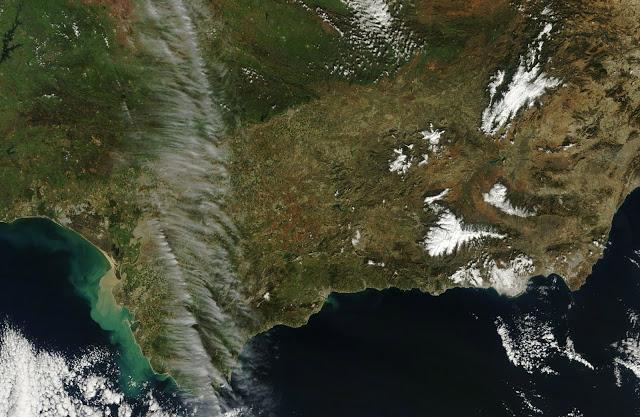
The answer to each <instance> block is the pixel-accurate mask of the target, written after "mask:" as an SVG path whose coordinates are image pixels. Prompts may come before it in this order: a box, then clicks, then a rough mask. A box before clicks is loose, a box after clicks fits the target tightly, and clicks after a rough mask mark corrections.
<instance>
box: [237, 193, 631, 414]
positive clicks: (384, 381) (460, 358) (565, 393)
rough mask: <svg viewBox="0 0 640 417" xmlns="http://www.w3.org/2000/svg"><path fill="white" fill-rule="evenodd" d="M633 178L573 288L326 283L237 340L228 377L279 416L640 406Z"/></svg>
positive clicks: (253, 402)
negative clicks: (330, 289)
mask: <svg viewBox="0 0 640 417" xmlns="http://www.w3.org/2000/svg"><path fill="white" fill-rule="evenodd" d="M639 264H640V191H638V190H636V191H635V192H633V193H632V194H631V195H630V196H629V197H628V198H627V199H626V201H625V203H624V204H623V206H622V207H621V208H620V210H619V211H618V213H617V214H616V216H615V218H614V220H613V228H612V230H611V233H610V242H609V244H608V245H607V247H606V250H605V256H604V257H603V259H601V260H600V261H599V262H598V263H597V264H596V265H595V266H594V269H593V273H592V274H591V276H590V277H589V278H588V280H587V282H586V284H585V285H584V286H583V287H582V288H581V289H580V290H579V291H577V292H574V293H571V292H570V291H569V290H568V288H567V286H566V285H565V283H564V281H563V280H562V279H561V278H560V277H558V276H553V275H552V276H549V277H535V278H533V279H532V280H531V281H530V283H529V286H528V289H527V292H526V293H525V294H523V295H521V296H520V297H518V298H512V299H511V298H507V297H503V296H500V295H498V294H497V293H496V292H495V291H494V290H491V289H454V290H450V291H447V292H446V293H445V294H443V295H440V296H431V295H427V294H423V293H421V292H419V291H400V290H397V289H389V290H384V291H375V290H367V291H364V292H361V293H358V294H332V295H331V296H330V297H329V300H328V301H327V303H325V305H324V307H323V308H322V311H320V312H319V313H318V314H316V315H314V316H313V317H311V319H310V320H309V323H308V324H307V325H305V326H303V327H301V328H297V329H293V328H288V327H284V326H278V327H275V328H273V329H272V330H270V331H268V332H266V333H264V334H261V335H259V336H257V337H255V338H254V339H253V340H252V341H251V342H250V343H249V344H248V346H247V347H246V348H245V350H244V353H243V357H242V359H241V361H240V366H239V368H238V369H237V370H236V372H235V373H234V380H233V386H234V390H235V392H236V393H239V395H241V396H243V399H244V401H245V403H246V404H248V405H249V406H250V407H251V408H252V410H254V412H255V413H256V414H257V415H260V416H274V417H275V416H277V417H293V416H299V417H326V416H331V417H480V416H483V417H502V416H505V417H506V416H547V417H550V416H554V417H561V416H562V417H564V416H566V417H576V416H583V417H587V416H589V417H631V416H640V320H639V318H640V266H639Z"/></svg>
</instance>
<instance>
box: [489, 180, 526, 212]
mask: <svg viewBox="0 0 640 417" xmlns="http://www.w3.org/2000/svg"><path fill="white" fill-rule="evenodd" d="M482 199H483V200H484V201H485V203H487V204H490V205H492V206H494V207H496V208H498V209H499V210H500V211H502V212H504V213H506V214H509V215H511V216H517V217H531V216H534V215H535V211H534V210H528V209H526V208H523V207H515V206H514V205H513V204H511V201H509V198H508V197H507V187H505V186H504V185H503V184H500V183H497V184H495V185H494V186H493V187H491V189H490V190H489V192H488V193H483V194H482Z"/></svg>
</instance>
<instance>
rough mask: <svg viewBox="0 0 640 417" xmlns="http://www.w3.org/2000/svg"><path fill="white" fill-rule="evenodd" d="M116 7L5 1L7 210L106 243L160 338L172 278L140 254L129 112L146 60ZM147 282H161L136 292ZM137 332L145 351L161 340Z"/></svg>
mask: <svg viewBox="0 0 640 417" xmlns="http://www.w3.org/2000/svg"><path fill="white" fill-rule="evenodd" d="M112 10H113V9H110V8H106V7H105V6H102V5H100V4H97V3H96V4H89V3H88V2H80V1H69V0H42V1H39V0H34V1H28V2H27V1H20V0H10V1H6V2H3V4H2V6H1V7H0V33H1V35H2V36H0V39H2V55H1V58H0V183H1V184H2V187H1V192H0V219H3V220H12V219H14V218H16V217H24V216H47V217H50V218H52V219H55V220H56V221H58V222H60V223H63V224H65V225H67V226H69V227H71V228H73V229H74V230H76V231H78V232H80V233H81V234H82V235H84V236H86V237H87V238H88V239H90V240H91V241H92V242H93V243H95V244H97V245H98V246H99V247H101V248H102V249H104V250H105V251H107V252H108V253H109V254H110V255H111V256H112V257H113V258H114V259H115V260H116V262H117V263H118V265H119V273H120V276H124V277H128V279H126V280H124V281H123V282H124V283H126V285H125V286H124V291H125V292H126V293H127V296H126V297H124V296H122V294H123V293H120V294H119V295H120V296H119V297H118V298H119V299H121V300H124V301H126V305H127V306H129V307H131V308H132V309H133V310H134V311H135V312H136V319H137V322H136V323H135V325H134V327H135V328H139V327H140V324H141V323H144V326H145V331H146V332H148V333H145V334H150V335H154V336H152V339H153V340H154V341H155V340H156V335H157V334H159V333H161V331H159V327H161V326H162V321H161V320H158V317H160V316H161V310H162V306H161V302H160V301H159V299H160V297H161V296H162V295H163V294H164V293H163V288H164V287H163V286H162V285H161V283H158V281H157V279H156V275H154V274H153V273H152V272H151V270H150V267H149V266H148V265H139V264H135V261H136V260H137V258H138V248H137V243H136V241H135V239H134V238H133V230H134V228H135V226H136V224H137V223H138V219H139V216H140V214H141V212H140V209H139V207H138V201H137V200H136V199H137V188H138V177H139V176H140V172H141V171H140V170H141V168H140V166H139V165H138V164H137V163H135V162H136V161H134V160H132V158H130V157H129V153H130V151H131V150H132V149H133V144H132V143H130V141H129V140H128V138H129V137H130V135H129V130H130V129H131V126H130V120H129V114H130V112H135V111H136V109H137V108H138V107H140V106H141V105H142V104H143V102H144V99H145V82H144V77H142V75H143V73H144V68H145V64H144V59H143V58H142V57H141V56H140V55H139V54H136V53H134V51H133V50H132V49H131V48H129V47H127V46H126V45H125V42H124V39H123V28H122V27H121V26H119V25H121V24H122V22H121V21H118V20H117V19H115V18H114V17H113V15H112V13H111V12H112ZM134 264H135V265H134ZM134 269H135V272H133V273H131V271H132V270H134ZM142 283H146V284H147V285H148V286H150V285H151V283H153V284H154V285H155V288H156V289H155V291H154V292H151V293H148V294H144V293H140V291H138V292H136V291H135V288H142V287H144V285H143V284H142ZM129 289H131V291H130V292H127V291H128V290H129ZM143 306H144V307H143ZM139 333H140V332H138V336H139V337H140V341H141V342H142V345H143V346H144V348H145V352H146V353H153V351H154V350H155V349H159V348H160V346H152V343H148V342H147V341H146V340H145V336H143V335H141V334H139ZM150 337H151V336H150ZM151 356H152V358H153V357H159V356H160V355H151ZM154 366H155V367H156V369H162V366H161V364H160V363H158V362H157V361H156V363H154Z"/></svg>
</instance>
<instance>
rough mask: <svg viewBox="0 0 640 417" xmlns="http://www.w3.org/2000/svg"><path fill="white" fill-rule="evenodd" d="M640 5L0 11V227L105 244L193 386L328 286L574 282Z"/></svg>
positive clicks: (609, 200) (281, 4) (636, 118)
mask: <svg viewBox="0 0 640 417" xmlns="http://www.w3.org/2000/svg"><path fill="white" fill-rule="evenodd" d="M639 12H640V8H639V7H638V5H637V4H636V3H635V2H633V1H631V0H629V1H621V2H617V3H612V2H599V1H592V0H588V1H587V0H584V1H580V0H574V1H568V2H554V1H516V2H507V1H485V0H476V1H472V2H466V1H465V2H463V1H422V0H416V1H400V0H398V1H388V2H385V1H383V0H344V1H342V0H296V1H294V0H291V1H284V0H260V1H253V0H234V1H227V0H215V1H193V2H189V4H184V3H182V2H181V1H162V2H156V3H155V4H151V3H149V2H145V1H136V2H131V3H129V2H126V1H106V0H105V1H90V2H89V1H86V2H68V1H66V0H55V1H48V2H38V3H37V4H35V5H31V4H30V5H29V7H26V6H22V3H21V2H20V1H17V0H12V1H10V2H9V3H8V4H7V6H5V7H4V8H3V9H2V10H1V11H0V31H2V33H3V34H4V37H3V39H4V43H3V50H2V51H3V52H2V55H1V56H2V58H0V106H1V107H2V111H1V112H0V129H2V139H1V146H2V154H1V156H0V165H1V169H0V181H1V182H2V184H3V191H4V192H3V193H2V194H0V219H2V220H4V221H9V220H12V219H14V218H19V217H25V216H47V217H50V218H52V219H55V220H56V221H58V222H60V223H62V224H65V225H67V226H69V227H71V228H72V229H74V230H76V231H77V232H79V233H81V234H82V235H83V236H85V237H86V238H87V239H89V240H90V241H91V242H93V243H94V244H95V245H96V246H97V247H99V248H101V249H103V250H104V251H105V252H106V253H107V254H109V256H111V257H112V258H113V259H114V260H115V262H116V264H117V275H118V278H119V283H118V285H117V288H116V297H117V299H118V301H119V302H121V303H123V304H124V305H125V306H126V307H127V308H128V309H129V310H130V311H131V312H132V313H133V314H134V317H135V322H134V324H133V330H134V334H135V337H136V341H137V342H138V344H139V345H140V346H141V348H142V350H143V352H144V353H145V355H146V356H147V357H149V358H150V360H151V363H152V365H153V367H154V369H156V370H157V371H160V372H164V371H168V372H169V373H171V374H172V375H174V376H175V377H176V378H177V380H178V381H179V382H180V383H182V384H183V385H185V386H189V387H191V388H193V389H194V390H199V389H203V388H202V383H203V381H208V384H209V385H211V386H213V387H214V388H217V387H219V386H221V385H224V384H225V379H226V375H228V373H229V371H230V369H231V368H232V367H233V364H234V360H235V357H236V356H237V354H238V353H239V351H240V349H241V348H242V346H243V345H244V343H245V342H246V340H248V338H250V337H251V336H252V335H253V334H255V333H257V332H260V331H263V330H266V329H268V328H270V327H272V326H273V325H276V324H287V325H300V324H302V323H304V322H305V321H306V320H307V318H308V317H309V316H310V315H311V314H312V313H313V312H315V311H317V310H318V309H319V308H320V307H321V305H322V303H323V302H324V299H325V298H326V295H327V294H328V293H330V292H331V291H343V292H348V291H358V290H362V289H364V288H387V287H397V288H407V289H408V288H418V289H421V290H423V291H427V292H430V293H435V294H438V293H442V292H443V291H446V290H447V289H449V288H453V287H457V286H477V287H493V288H496V290H498V291H499V292H502V293H504V294H506V295H510V296H513V295H517V294H518V293H521V292H522V291H524V289H525V288H526V283H527V281H528V279H529V278H530V277H531V276H534V275H539V274H544V275H548V274H551V273H556V274H558V275H560V276H562V277H563V278H564V279H565V280H566V281H567V283H568V284H569V286H570V287H571V288H573V289H575V288H578V287H579V286H580V285H581V284H582V283H583V282H584V280H585V278H586V277H587V276H588V275H589V273H590V270H591V267H592V265H593V264H594V262H595V261H596V260H597V259H598V258H599V257H600V256H601V254H602V251H603V249H604V246H605V245H606V243H607V234H608V230H609V227H610V223H611V218H612V217H613V214H614V212H615V211H616V209H617V208H618V206H619V205H620V204H621V203H622V201H623V199H624V198H625V196H626V195H627V194H628V193H629V192H630V191H631V190H633V189H634V188H636V187H637V186H638V185H640V176H639V168H640V156H639V155H640V154H639V152H638V147H639V146H640V140H639V139H640V133H639V129H640V78H639V77H640V46H638V45H639V43H638V39H637V33H640V28H639V27H638V26H640V23H638V22H640V14H639ZM196 342H197V343H196ZM186 345H189V346H186ZM198 355H201V356H198ZM194 357H195V358H200V357H202V358H203V361H205V362H206V364H202V363H200V362H198V363H197V366H198V367H201V368H203V369H204V371H203V374H199V376H198V377H194V376H193V371H194V370H193V369H192V368H190V367H189V365H188V364H189V358H191V361H193V358H194ZM194 366H195V365H194Z"/></svg>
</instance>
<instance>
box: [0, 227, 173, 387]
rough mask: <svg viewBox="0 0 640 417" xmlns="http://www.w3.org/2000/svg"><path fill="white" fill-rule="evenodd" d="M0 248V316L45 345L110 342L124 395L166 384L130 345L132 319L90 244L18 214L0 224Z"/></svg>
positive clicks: (102, 260) (104, 261)
mask: <svg viewBox="0 0 640 417" xmlns="http://www.w3.org/2000/svg"><path fill="white" fill-rule="evenodd" d="M0 253H2V260H3V262H2V267H1V269H0V284H1V285H2V288H3V291H2V294H3V295H0V301H1V302H2V303H1V306H2V307H0V318H3V319H4V320H7V321H8V322H9V323H11V324H12V325H14V326H17V327H18V328H20V330H21V331H23V332H24V333H25V336H27V337H28V338H30V339H35V340H36V341H40V342H42V343H43V344H45V345H46V346H47V348H51V347H53V348H56V349H58V350H62V351H65V352H69V351H71V353H73V351H74V350H76V349H83V348H86V346H101V347H102V346H111V347H112V348H113V349H114V353H115V358H116V363H117V367H118V369H119V372H118V374H119V378H118V380H119V385H120V388H121V390H122V391H123V392H124V393H125V394H127V395H129V396H135V395H137V394H139V392H140V390H141V388H142V387H144V386H147V385H149V384H154V383H161V382H163V381H165V382H167V381H166V380H167V379H168V378H166V377H164V376H162V375H157V374H155V373H154V372H153V370H152V369H151V367H150V364H149V361H148V360H147V359H146V358H145V357H144V356H143V354H142V352H141V350H140V348H139V346H138V345H137V344H136V342H135V339H134V337H133V333H132V331H131V327H130V323H131V320H132V317H131V315H130V313H129V312H128V311H127V310H126V309H125V308H123V307H121V306H119V305H117V304H116V302H115V299H114V298H113V295H112V293H111V290H112V287H113V284H115V282H116V278H115V275H114V274H113V271H112V267H111V264H110V262H109V260H108V259H107V258H106V257H105V256H104V255H103V254H102V253H101V252H100V250H98V249H97V248H96V247H95V246H94V245H92V244H91V243H90V242H88V241H87V240H86V239H84V238H83V237H82V236H80V235H79V234H77V233H75V232H73V231H72V230H70V229H67V228H65V227H62V226H60V225H58V224H56V223H54V222H52V221H50V220H48V219H44V218H25V219H20V220H16V221H14V222H13V223H9V224H7V223H0ZM2 316H4V317H2Z"/></svg>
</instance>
